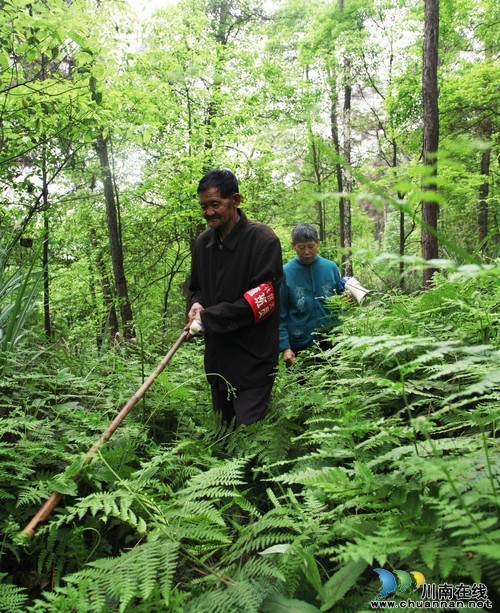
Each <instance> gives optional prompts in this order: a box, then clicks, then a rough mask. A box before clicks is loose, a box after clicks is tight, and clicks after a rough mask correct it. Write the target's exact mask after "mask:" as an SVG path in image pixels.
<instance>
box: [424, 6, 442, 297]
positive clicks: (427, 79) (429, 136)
mask: <svg viewBox="0 0 500 613" xmlns="http://www.w3.org/2000/svg"><path fill="white" fill-rule="evenodd" d="M424 12H425V17H424V50H423V71H422V98H423V119H424V121H423V136H424V138H423V162H424V169H425V173H424V179H423V185H422V190H423V192H424V200H423V202H422V255H423V257H424V259H426V260H432V259H435V258H437V257H438V239H437V221H438V213H439V206H438V203H437V202H436V198H435V192H436V189H437V187H436V181H435V177H436V175H437V151H438V145H439V109H438V95H439V94H438V42H439V0H425V1H424ZM435 271H436V269H435V268H433V267H428V268H425V269H424V272H423V283H424V287H428V286H429V284H430V280H431V278H432V275H433V274H434V272H435Z"/></svg>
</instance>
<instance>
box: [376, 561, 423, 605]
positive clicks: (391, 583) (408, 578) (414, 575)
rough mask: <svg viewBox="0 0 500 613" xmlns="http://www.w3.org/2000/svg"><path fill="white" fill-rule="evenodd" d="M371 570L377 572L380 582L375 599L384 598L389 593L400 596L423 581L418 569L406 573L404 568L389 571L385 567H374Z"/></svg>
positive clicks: (416, 587) (414, 588) (418, 587)
mask: <svg viewBox="0 0 500 613" xmlns="http://www.w3.org/2000/svg"><path fill="white" fill-rule="evenodd" d="M373 571H374V572H376V573H377V575H378V576H379V578H380V581H381V582H382V586H381V587H380V593H379V595H378V596H377V598H376V600H380V599H381V598H386V597H387V596H389V594H392V595H393V596H401V595H403V594H404V593H405V592H407V591H408V590H409V589H411V588H413V590H414V591H416V590H418V589H420V588H421V587H422V585H424V583H425V577H424V575H423V574H422V573H421V572H419V571H418V570H411V571H410V572H409V573H407V572H406V571H405V570H393V571H390V570H386V569H385V568H374V569H373Z"/></svg>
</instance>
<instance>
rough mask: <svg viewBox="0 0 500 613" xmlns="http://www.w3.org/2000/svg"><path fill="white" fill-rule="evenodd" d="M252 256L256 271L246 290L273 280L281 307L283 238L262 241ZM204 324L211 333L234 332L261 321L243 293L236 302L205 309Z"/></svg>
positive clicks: (223, 303)
mask: <svg viewBox="0 0 500 613" xmlns="http://www.w3.org/2000/svg"><path fill="white" fill-rule="evenodd" d="M262 243H263V244H262V245H259V246H258V248H256V249H255V250H254V252H253V254H252V255H251V256H250V257H252V264H253V266H252V273H251V275H250V279H249V287H248V288H246V291H247V292H248V291H249V290H252V289H254V288H256V287H257V286H258V285H260V284H263V283H266V282H267V281H269V282H270V283H271V284H272V286H273V289H274V296H275V305H276V306H275V308H279V286H280V283H281V279H282V276H283V262H282V259H281V244H280V242H279V239H278V238H277V237H275V238H274V239H270V238H267V239H266V240H265V241H262ZM201 321H202V322H203V327H204V328H205V330H206V331H207V332H208V333H210V334H230V333H231V332H235V331H237V330H241V329H242V328H245V327H246V326H253V325H259V324H258V323H257V322H256V321H255V318H254V311H253V310H252V308H251V307H250V304H249V303H248V301H247V299H246V298H245V297H244V296H243V295H242V296H241V298H239V299H238V300H236V302H220V303H218V304H215V305H213V306H211V307H208V308H205V309H204V310H203V311H202V312H201Z"/></svg>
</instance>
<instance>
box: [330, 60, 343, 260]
mask: <svg viewBox="0 0 500 613" xmlns="http://www.w3.org/2000/svg"><path fill="white" fill-rule="evenodd" d="M328 81H329V84H330V132H331V137H332V143H333V148H334V149H335V154H336V156H337V162H336V164H335V176H336V178H337V191H338V193H339V194H342V192H343V190H344V181H343V177H342V164H341V163H340V159H341V157H342V155H341V151H340V138H339V117H338V113H337V104H338V96H337V78H336V75H335V74H334V73H333V72H332V71H331V70H330V69H328ZM344 200H345V199H344V197H343V196H339V243H340V248H341V249H344V247H345V227H344V226H345V215H344V207H345V202H344Z"/></svg>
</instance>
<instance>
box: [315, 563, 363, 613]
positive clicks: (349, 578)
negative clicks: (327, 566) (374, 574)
mask: <svg viewBox="0 0 500 613" xmlns="http://www.w3.org/2000/svg"><path fill="white" fill-rule="evenodd" d="M367 566H368V565H367V564H366V562H365V561H364V560H357V561H356V562H348V563H347V564H345V565H344V566H342V568H341V569H339V570H338V571H337V572H336V573H335V574H334V575H333V576H332V577H330V579H328V581H327V582H326V583H325V584H324V585H323V605H322V607H321V610H322V611H331V607H333V605H334V604H336V603H337V602H338V601H339V600H340V599H341V598H343V597H344V596H345V594H347V592H348V591H349V590H350V589H351V587H353V586H354V585H356V581H357V579H358V577H359V575H361V573H362V572H363V571H364V570H365V568H366V567H367Z"/></svg>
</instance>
